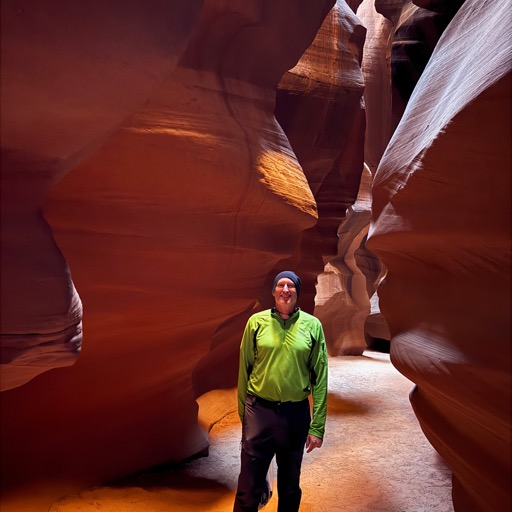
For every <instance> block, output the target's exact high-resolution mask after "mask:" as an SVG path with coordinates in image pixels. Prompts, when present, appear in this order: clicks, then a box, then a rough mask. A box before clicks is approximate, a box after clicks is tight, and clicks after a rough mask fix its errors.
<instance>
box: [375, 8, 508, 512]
mask: <svg viewBox="0 0 512 512" xmlns="http://www.w3.org/2000/svg"><path fill="white" fill-rule="evenodd" d="M509 9H510V6H509V4H508V2H506V1H500V0H498V1H495V2H479V1H474V0H467V1H466V2H465V4H464V5H463V6H462V7H461V9H460V11H459V12H458V13H457V14H456V16H455V17H454V19H453V21H452V23H451V24H450V25H449V26H448V28H447V29H446V30H445V32H444V33H443V35H442V37H441V38H440V40H439V43H438V44H437V46H436V48H435V50H434V52H433V54H432V57H431V59H430V61H429V63H428V65H427V67H426V69H425V71H424V72H423V74H422V76H421V79H420V80H419V82H418V84H417V85H416V88H415V89H414V92H413V94H412V96H411V99H410V101H409V104H408V106H407V109H406V111H405V113H404V116H403V118H402V120H401V122H400V124H399V125H398V128H397V130H396V131H395V133H394V134H393V137H392V139H391V141H390V143H389V146H388V147H387V149H386V152H385V154H384V156H383V158H382V160H381V162H380V165H379V168H378V171H377V174H376V177H375V181H374V186H373V201H372V209H373V214H372V219H373V220H372V227H371V229H370V237H369V241H368V247H369V248H370V250H372V251H374V252H375V253H377V254H378V256H379V257H380V258H381V259H382V261H383V262H384V264H385V266H386V267H387V269H388V272H387V276H386V278H385V280H384V282H383V284H382V285H381V286H380V288H379V297H380V307H381V311H382V312H383V314H384V316H385V318H386V320H387V322H388V325H389V327H390V331H391V335H392V340H391V354H392V361H393V364H394V365H395V366H396V367H397V368H398V369H399V370H400V371H401V372H402V373H404V374H405V375H406V376H407V377H408V378H410V379H411V380H412V381H414V382H415V383H416V384H417V386H416V387H415V389H414V391H413V392H412V394H411V402H412V405H413V407H414V410H415V412H416V414H417V416H418V419H419V421H420V424H421V426H422V429H423V430H424V432H425V434H426V436H427V437H428V439H429V440H430V442H431V443H432V444H433V446H434V447H435V448H436V449H437V450H438V452H439V453H440V454H441V455H442V456H443V458H444V459H445V460H446V461H447V463H448V464H449V465H450V467H451V468H452V470H453V473H454V477H453V497H454V505H455V509H456V510H457V511H464V512H466V511H490V510H492V511H496V512H497V511H502V510H508V509H509V508H510V485H509V484H510V453H511V451H510V450H511V444H510V431H511V430H510V427H511V425H510V413H511V396H510V394H511V382H510V375H511V354H510V339H511V325H510V310H511V293H510V291H511V283H510V270H511V260H510V249H511V241H510V233H511V210H510V204H511V203H510V185H511V183H510V177H511V155H510V140H511V118H510V112H511V103H510V91H511V77H510V69H511V57H512V49H511V40H510V35H509V33H508V30H509V19H510V12H509Z"/></svg>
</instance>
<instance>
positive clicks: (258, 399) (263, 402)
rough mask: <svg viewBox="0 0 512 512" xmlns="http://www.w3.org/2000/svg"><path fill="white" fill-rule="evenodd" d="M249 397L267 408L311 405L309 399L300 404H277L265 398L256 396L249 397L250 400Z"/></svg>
mask: <svg viewBox="0 0 512 512" xmlns="http://www.w3.org/2000/svg"><path fill="white" fill-rule="evenodd" d="M249 397H252V398H253V400H254V401H255V402H257V403H259V404H261V405H264V406H265V407H273V408H277V407H286V408H288V407H301V406H302V407H304V405H305V404H306V403H307V404H308V405H309V400H308V399H307V398H305V399H304V400H301V401H300V402H275V401H273V400H266V399H265V398H261V397H259V396H256V395H249V396H248V398H249Z"/></svg>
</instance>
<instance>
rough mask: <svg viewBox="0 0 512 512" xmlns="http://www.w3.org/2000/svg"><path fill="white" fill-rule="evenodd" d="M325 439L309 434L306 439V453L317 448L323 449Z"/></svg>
mask: <svg viewBox="0 0 512 512" xmlns="http://www.w3.org/2000/svg"><path fill="white" fill-rule="evenodd" d="M322 443H323V439H321V438H320V437H316V436H314V435H312V434H308V438H307V439H306V453H309V452H311V451H313V450H314V449H315V448H321V446H322Z"/></svg>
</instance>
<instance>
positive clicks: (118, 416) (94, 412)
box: [1, 0, 333, 485]
mask: <svg viewBox="0 0 512 512" xmlns="http://www.w3.org/2000/svg"><path fill="white" fill-rule="evenodd" d="M332 5H333V1H332V0H329V1H323V2H315V3H312V2H309V1H302V2H297V1H295V0H294V1H292V0H288V1H286V2H275V3H273V2H270V3H269V2H256V3H255V2H251V3H247V2H238V3H236V2H235V4H232V3H230V4H225V3H222V2H216V1H205V2H204V4H203V7H202V10H201V15H200V19H199V20H198V22H197V24H196V25H195V27H194V31H193V38H192V39H191V40H190V43H189V44H188V46H187V48H186V50H185V51H184V53H183V56H182V58H181V61H180V63H179V65H178V66H177V68H176V69H175V70H174V72H173V73H172V74H171V75H169V76H168V77H167V78H166V79H165V81H164V82H163V83H162V84H161V86H160V87H159V88H158V89H156V90H155V91H154V92H152V93H151V97H150V101H149V102H148V104H147V105H146V107H145V108H144V109H143V110H139V111H138V112H137V113H136V114H134V115H132V116H131V117H130V119H129V120H128V121H126V122H125V123H124V124H123V126H122V128H120V129H119V130H117V131H116V133H114V134H113V135H112V136H111V137H110V138H109V140H108V141H107V142H106V143H105V144H104V145H103V146H102V147H101V149H100V150H98V151H96V153H94V155H92V156H90V157H89V158H87V159H86V160H84V161H83V162H82V163H81V164H80V165H77V166H76V167H74V168H73V169H72V170H71V171H70V172H69V173H67V174H66V176H64V177H63V178H62V180H61V181H60V182H59V183H58V184H57V185H55V186H54V187H53V188H52V189H51V190H50V192H49V194H48V199H47V201H46V202H45V205H44V212H45V216H46V218H47V219H48V221H49V224H50V225H51V226H52V228H53V231H54V235H55V239H56V241H57V243H58V244H59V247H60V248H61V249H62V252H63V254H65V256H66V259H67V261H68V263H69V264H70V267H71V268H72V269H73V279H74V282H75V283H76V287H77V290H78V291H79V293H80V296H81V298H82V301H83V305H84V347H83V351H82V354H81V356H80V358H79V360H78V362H77V363H76V364H75V365H74V366H73V367H71V368H62V369H57V370H53V371H51V372H47V373H45V374H44V375H40V376H39V377H38V378H37V379H34V380H32V381H31V382H29V383H27V384H25V385H24V386H21V387H19V388H16V389H12V390H10V391H7V392H4V393H2V395H1V400H2V404H1V407H2V416H3V418H2V423H3V432H2V435H3V439H8V442H3V443H2V446H3V449H2V460H1V463H2V468H3V472H2V473H3V474H4V475H6V478H5V481H4V483H5V482H6V484H7V485H9V484H10V485H13V484H14V483H17V482H20V481H27V480H31V479H37V478H41V476H42V475H45V476H48V477H54V476H59V477H63V476H65V477H66V478H76V479H79V478H80V479H85V480H88V481H93V482H98V481H101V480H105V479H107V478H113V477H116V476H119V475H123V474H129V473H131V472H134V471H137V470H139V469H142V468H146V467H149V466H152V465H157V464H160V463H163V462H169V461H177V460H182V459H184V458H187V457H189V456H191V455H193V454H197V453H199V452H201V451H202V450H204V449H206V447H207V440H206V436H205V434H204V432H202V431H201V430H200V428H199V427H198V425H197V403H196V401H195V398H196V397H197V396H198V395H200V394H203V393H205V392H207V391H209V390H210V389H213V388H215V387H226V386H232V385H233V384H234V382H235V380H236V368H237V364H236V358H237V352H238V346H239V341H240V335H241V331H242V327H241V326H243V323H244V322H245V319H246V318H247V316H248V315H249V314H250V312H251V310H252V308H253V307H254V304H255V299H256V298H257V297H258V295H259V294H260V293H261V289H262V283H263V282H264V281H265V280H266V279H267V278H268V275H269V273H270V272H271V271H272V270H273V268H274V267H275V266H276V265H277V264H278V262H279V261H281V260H283V259H285V258H286V257H287V256H288V255H289V254H291V253H293V252H294V250H295V247H296V246H297V244H298V240H299V238H300V236H301V234H302V232H303V231H304V230H306V229H309V228H311V227H312V226H313V225H314V224H315V223H316V221H317V216H318V215H317V208H316V202H315V200H314V197H313V195H312V193H311V190H310V188H309V186H308V183H307V180H306V178H305V176H304V173H303V171H302V169H301V167H300V165H299V163H298V161H297V159H296V157H295V155H294V153H293V151H292V148H291V147H290V145H289V143H288V140H287V138H286V137H285V135H284V133H283V130H282V129H281V127H280V126H279V125H278V123H277V122H276V120H275V117H274V106H275V90H276V86H277V82H278V80H279V79H280V77H281V76H282V75H283V73H285V71H286V70H287V69H289V68H291V67H293V66H294V65H295V64H296V62H297V61H298V59H299V57H300V55H301V54H302V53H303V52H304V50H305V49H306V48H307V47H308V45H309V44H310V43H311V41H312V40H313V38H314V36H315V34H316V32H317V31H318V28H319V27H320V25H321V23H322V21H323V19H324V18H325V16H326V14H327V13H328V11H329V10H330V8H331V7H332ZM283 34H286V37H284V36H283ZM123 85H124V84H123ZM127 87H128V86H127ZM272 277H273V276H272ZM268 294H269V295H270V289H269V291H268ZM20 425H22V428H21V429H20ZM23 425H25V427H23ZM28 425H30V432H37V436H33V435H31V434H30V432H27V430H26V428H28ZM77 439H79V440H80V442H79V443H77Z"/></svg>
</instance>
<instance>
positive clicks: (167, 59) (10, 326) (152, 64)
mask: <svg viewBox="0 0 512 512" xmlns="http://www.w3.org/2000/svg"><path fill="white" fill-rule="evenodd" d="M199 6H200V2H199V1H197V0H194V1H190V2H185V3H184V2H180V1H175V0H172V1H168V0H165V1H164V0H159V1H157V2H154V3H153V5H152V8H151V9H149V10H148V9H147V8H146V7H145V6H143V5H142V4H141V3H140V2H138V1H131V0H129V1H124V0H123V1H122V2H120V1H113V2H108V5H107V4H105V2H102V1H98V0H92V1H90V2H82V3H79V4H76V5H75V3H70V2H67V1H46V0H32V1H30V0H29V1H26V2H23V3H22V4H20V3H18V2H3V3H2V6H1V9H2V11H1V44H2V62H1V65H2V77H1V79H2V94H1V98H0V99H1V115H2V123H1V221H2V224H1V237H2V243H1V262H2V265H1V269H2V274H1V297H0V298H1V300H0V304H1V311H0V318H1V389H2V390H5V389H10V388H13V387H16V386H19V385H21V384H24V383H25V382H27V381H29V380H30V379H32V378H33V377H35V376H36V375H38V374H40V373H42V372H45V371H47V370H49V369H51V368H56V367H61V366H67V365H70V364H73V363H74V362H75V360H76V359H77V357H78V354H79V351H80V346H81V342H82V305H81V301H80V298H79V296H78V294H77V292H76V290H75V287H74V285H73V282H72V280H71V276H70V270H69V268H68V265H67V262H66V260H65V258H64V257H63V255H62V253H61V251H60V249H59V247H58V246H57V245H56V244H55V241H54V239H53V237H52V231H51V228H50V227H49V226H48V224H47V223H46V221H45V219H44V218H43V216H42V214H41V203H42V201H43V198H44V196H45V194H46V192H47V191H48V189H49V188H50V187H51V186H52V184H53V183H55V182H56V181H57V180H58V179H59V178H60V177H61V176H62V175H63V174H65V173H66V172H67V171H68V170H69V169H70V168H71V167H73V166H74V165H76V163H77V162H79V161H80V160H82V159H83V158H84V157H85V156H87V155H88V154H91V153H92V152H93V151H94V150H95V149H96V148H97V147H98V146H99V145H101V143H102V142H103V141H105V140H106V138H107V137H108V136H109V134H111V133H112V131H113V130H115V129H116V128H117V127H118V126H119V125H120V124H121V123H122V122H123V121H124V119H125V118H126V117H127V116H128V115H129V114H131V113H132V112H134V111H136V110H138V109H139V108H141V106H142V105H143V104H144V103H145V102H146V101H147V100H148V98H149V97H150V95H151V94H152V91H153V90H154V89H155V88H156V87H157V86H158V85H159V84H160V83H161V82H162V80H163V79H164V77H165V76H166V75H167V74H168V73H169V72H170V71H171V70H172V69H173V68H174V66H175V65H176V62H177V60H178V58H179V57H180V54H181V52H182V50H183V48H184V46H185V44H186V42H187V40H188V37H189V34H190V30H191V26H192V24H193V23H194V20H195V19H196V17H197V15H198V7H199Z"/></svg>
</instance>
